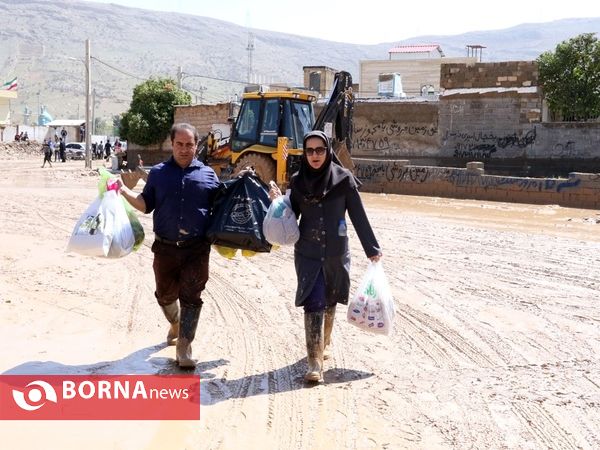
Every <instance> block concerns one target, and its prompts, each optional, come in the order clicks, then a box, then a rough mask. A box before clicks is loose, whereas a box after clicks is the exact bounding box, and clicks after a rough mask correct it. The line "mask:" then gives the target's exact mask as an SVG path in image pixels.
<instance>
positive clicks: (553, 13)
mask: <svg viewBox="0 0 600 450" xmlns="http://www.w3.org/2000/svg"><path fill="white" fill-rule="evenodd" d="M96 1H98V2H101V3H118V4H121V5H124V6H131V7H135V8H144V9H153V10H157V11H172V12H181V13H186V14H194V15H198V16H206V17H213V18H216V19H221V20H226V21H228V22H233V23H236V24H238V25H242V26H249V27H252V28H258V29H264V30H272V31H280V32H284V33H290V34H297V35H301V36H310V37H316V38H320V39H327V40H333V41H340V42H349V43H356V44H376V43H381V42H393V41H396V40H401V39H405V38H408V37H413V36H419V35H427V34H460V33H465V32H468V31H478V30H493V29H501V28H508V27H511V26H514V25H519V24H521V23H525V22H527V23H532V22H533V23H536V22H548V21H551V20H557V19H564V18H573V17H600V1H597V0H570V1H569V2H568V3H564V2H555V1H547V0H546V1H535V0H530V1H522V0H519V1H517V0H503V1H500V2H486V1H481V0H479V1H472V0H453V1H447V0H446V1H438V0H432V1H428V2H415V1H412V2H410V1H401V0H395V1H387V0H369V1H365V2H358V1H350V0H346V1H337V0H303V1H294V2H289V1H286V0H277V1H275V0H254V1H250V2H247V1H240V0H196V1H194V0H169V1H165V0H96ZM356 5H361V6H360V7H358V6H356Z"/></svg>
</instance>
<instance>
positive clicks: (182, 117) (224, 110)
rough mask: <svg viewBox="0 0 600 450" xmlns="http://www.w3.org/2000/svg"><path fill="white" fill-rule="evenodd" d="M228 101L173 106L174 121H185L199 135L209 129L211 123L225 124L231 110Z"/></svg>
mask: <svg viewBox="0 0 600 450" xmlns="http://www.w3.org/2000/svg"><path fill="white" fill-rule="evenodd" d="M230 105H231V104H230V103H218V104H216V105H189V106H177V107H176V108H175V123H178V122H187V123H189V124H190V125H193V126H195V127H196V129H197V130H198V133H200V135H201V136H202V135H204V134H206V133H208V132H209V131H211V127H212V125H213V124H226V123H227V120H228V118H229V115H230V111H231V106H230Z"/></svg>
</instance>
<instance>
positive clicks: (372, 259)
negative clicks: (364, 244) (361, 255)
mask: <svg viewBox="0 0 600 450" xmlns="http://www.w3.org/2000/svg"><path fill="white" fill-rule="evenodd" d="M382 256H383V254H382V253H380V254H379V255H375V256H369V260H371V262H374V263H376V262H378V261H379V260H380V259H381V257H382Z"/></svg>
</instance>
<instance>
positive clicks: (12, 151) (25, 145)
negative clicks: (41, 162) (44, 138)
mask: <svg viewBox="0 0 600 450" xmlns="http://www.w3.org/2000/svg"><path fill="white" fill-rule="evenodd" d="M31 157H36V158H37V157H42V144H41V143H39V142H37V141H27V142H0V160H2V159H5V160H6V159H24V158H31Z"/></svg>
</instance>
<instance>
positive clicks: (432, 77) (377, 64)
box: [358, 44, 477, 97]
mask: <svg viewBox="0 0 600 450" xmlns="http://www.w3.org/2000/svg"><path fill="white" fill-rule="evenodd" d="M388 55H389V59H387V60H365V61H360V62H359V70H360V80H359V82H360V87H359V91H358V97H379V96H380V95H379V91H380V89H379V80H380V75H384V74H398V75H399V76H400V77H401V80H402V88H403V93H404V94H406V96H407V97H418V96H421V95H435V94H438V93H439V92H440V75H441V67H442V64H448V63H458V64H460V63H463V64H474V63H476V62H477V58H476V57H458V58H447V57H446V56H444V52H443V51H442V49H441V47H440V46H439V45H438V44H423V45H402V46H396V47H393V48H391V49H390V50H389V52H388ZM398 96H399V97H404V95H398Z"/></svg>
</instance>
